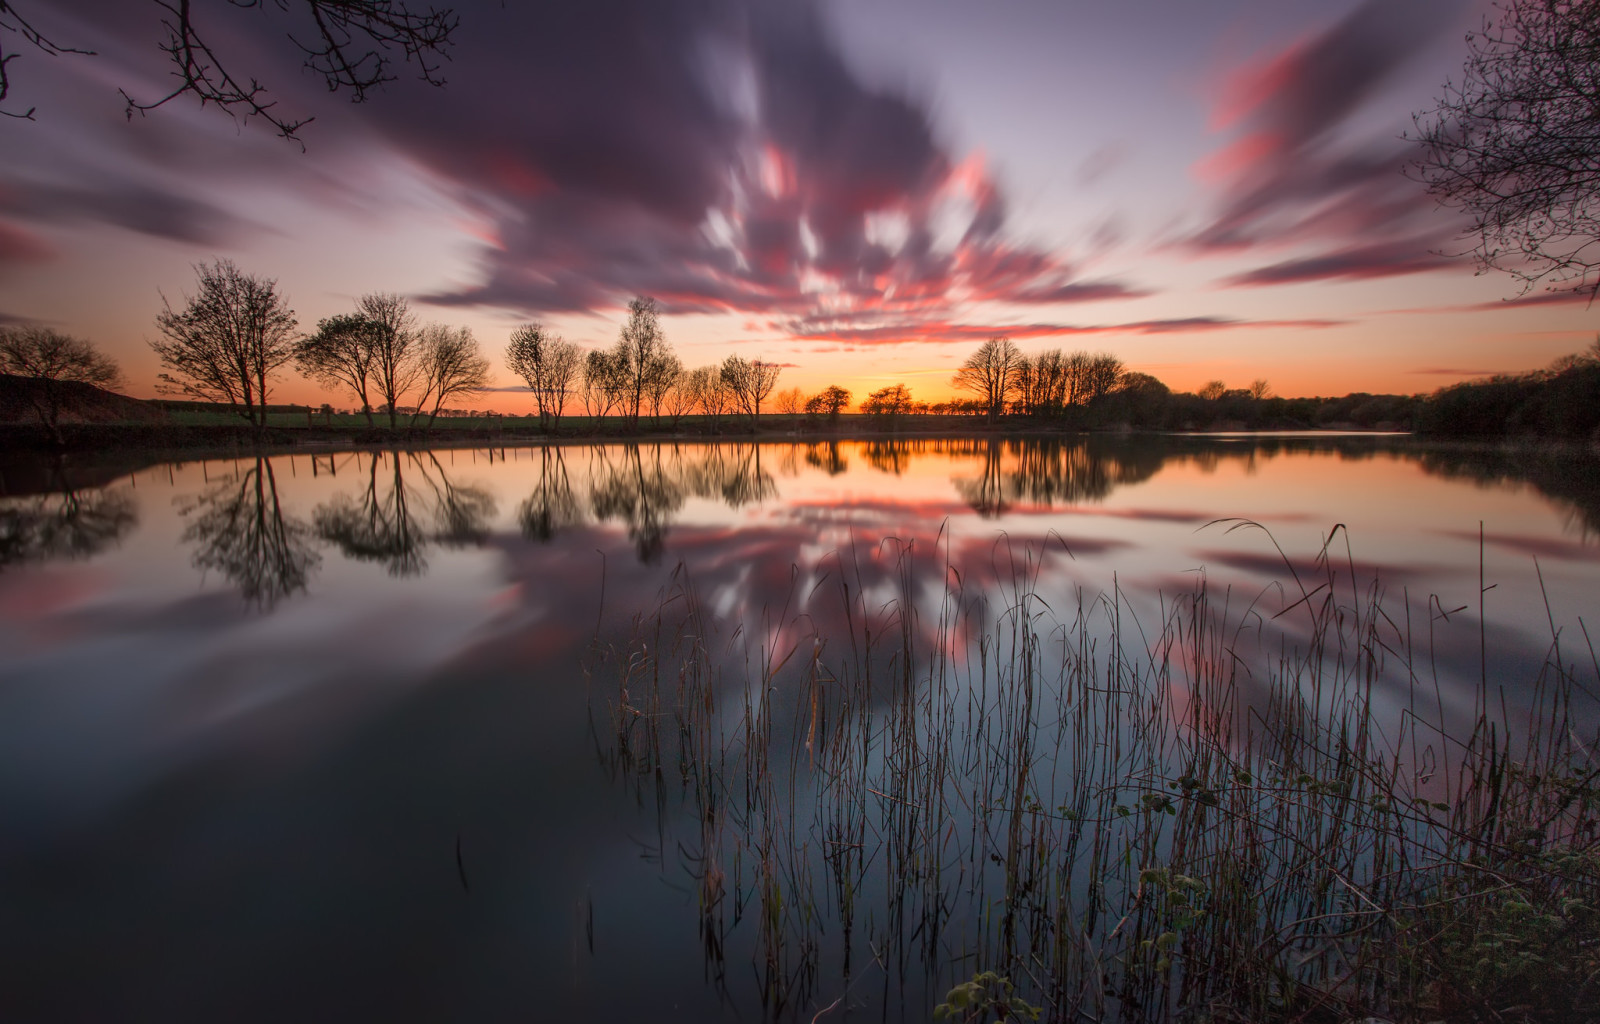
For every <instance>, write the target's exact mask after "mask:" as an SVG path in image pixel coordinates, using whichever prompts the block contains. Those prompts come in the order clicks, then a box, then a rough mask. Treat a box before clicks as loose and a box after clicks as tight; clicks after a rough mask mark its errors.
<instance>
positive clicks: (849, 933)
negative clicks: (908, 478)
mask: <svg viewBox="0 0 1600 1024" xmlns="http://www.w3.org/2000/svg"><path fill="white" fill-rule="evenodd" d="M1232 525H1233V526H1234V527H1235V528H1240V527H1245V526H1253V525H1254V524H1242V523H1235V524H1232ZM1330 539H1333V538H1330ZM1346 550H1348V548H1347V549H1346ZM1331 552H1332V548H1331V547H1330V546H1327V545H1325V546H1324V550H1323V555H1322V558H1321V559H1320V560H1319V563H1318V572H1319V574H1320V578H1319V579H1315V580H1313V579H1300V578H1297V577H1295V576H1294V571H1293V569H1292V567H1291V564H1290V562H1289V561H1288V560H1287V559H1286V560H1285V567H1286V573H1285V575H1286V577H1288V583H1287V586H1286V590H1285V592H1286V593H1287V595H1288V596H1287V597H1283V598H1281V599H1278V598H1276V594H1266V595H1256V596H1255V597H1254V598H1253V599H1252V600H1248V601H1244V600H1240V598H1239V595H1237V594H1235V593H1233V592H1231V591H1227V590H1222V591H1218V590H1215V589H1213V587H1212V586H1211V585H1210V584H1209V583H1208V581H1207V580H1206V579H1205V577H1204V576H1199V577H1197V578H1196V580H1195V582H1194V585H1193V587H1192V588H1191V589H1189V590H1188V591H1187V592H1184V593H1181V594H1178V595H1175V596H1173V597H1171V598H1170V599H1167V600H1165V601H1164V602H1163V604H1162V606H1161V608H1160V610H1159V613H1158V617H1157V618H1155V619H1154V620H1152V621H1145V620H1146V619H1149V618H1150V616H1148V615H1145V616H1141V615H1139V614H1137V613H1136V612H1135V609H1134V607H1133V605H1132V603H1131V602H1130V601H1129V600H1128V599H1127V598H1126V596H1125V595H1124V594H1123V593H1122V591H1121V590H1120V587H1119V586H1118V585H1117V584H1116V583H1115V582H1113V585H1112V587H1111V588H1110V589H1109V590H1108V591H1107V592H1106V593H1103V594H1098V595H1091V594H1089V593H1087V592H1084V591H1079V592H1078V593H1077V594H1076V595H1075V599H1074V602H1073V603H1072V605H1070V606H1067V607H1051V606H1050V605H1049V604H1048V603H1047V601H1046V599H1045V597H1044V596H1043V595H1042V594H1041V591H1040V586H1039V584H1040V580H1041V576H1042V574H1043V573H1045V572H1047V571H1048V570H1047V568H1046V565H1047V561H1048V557H1049V556H1048V555H1047V553H1046V552H1044V551H1042V550H1039V549H1028V548H1024V547H1014V546H1012V545H1009V544H1002V545H1000V546H999V547H998V548H997V549H996V556H995V560H996V563H997V564H998V566H999V568H1000V569H1001V572H1000V573H999V580H1000V582H998V583H995V584H991V585H977V584H969V583H968V582H967V581H966V580H964V579H963V578H962V576H961V575H960V573H959V572H958V571H957V569H956V567H955V566H954V565H953V564H951V561H950V552H949V545H948V543H944V544H940V545H936V546H935V548H934V549H933V550H918V549H917V548H916V547H915V545H911V544H905V545H902V544H900V543H898V542H896V541H894V540H886V541H884V542H883V543H882V544H880V545H877V546H875V547H872V548H861V547H857V546H851V547H849V548H847V549H846V550H843V551H841V552H838V553H837V554H836V555H834V556H831V557H830V558H829V559H827V560H826V561H825V562H824V564H822V565H819V566H816V567H809V568H805V569H802V568H800V567H797V568H796V569H795V572H794V576H793V579H794V585H793V587H792V591H791V594H790V596H789V599H788V602H787V604H786V605H784V606H783V607H781V608H778V609H766V610H764V611H763V612H762V614H761V615H759V616H757V617H754V618H752V619H751V620H750V621H747V622H740V623H733V624H730V623H719V622H717V621H714V620H713V618H712V617H711V616H709V615H708V614H707V612H706V610H705V609H704V608H703V606H702V605H701V604H700V602H699V599H698V597H697V595H696V592H695V587H694V583H693V580H692V578H691V577H690V575H689V573H688V572H687V571H686V570H684V569H682V568H680V569H679V571H678V572H677V573H676V574H675V576H674V577H673V584H672V586H671V589H670V591H669V592H668V593H667V594H665V595H664V597H663V599H662V601H661V602H660V604H659V606H658V607H657V608H655V609H654V610H653V611H652V612H651V613H650V614H648V615H643V616H640V617H638V618H637V619H635V620H634V621H633V622H632V623H631V624H630V625H629V627H628V628H627V629H626V630H624V631H623V632H621V633H619V634H618V635H617V636H616V637H614V638H612V639H601V638H600V637H598V636H597V640H596V643H595V646H594V648H593V649H592V652H591V657H590V659H589V665H588V671H589V677H590V680H591V709H592V725H593V729H594V735H595V739H596V748H597V751H598V753H599V755H600V757H601V758H602V760H603V763H604V764H605V765H607V766H608V767H609V768H610V769H611V770H612V771H613V772H614V774H615V776H616V778H617V779H618V782H619V784H623V785H627V786H629V787H632V789H633V791H634V792H636V793H637V794H638V795H639V797H640V799H641V800H644V799H645V798H646V797H649V798H650V799H651V800H652V801H653V806H654V808H655V810H656V812H657V814H658V820H659V821H660V823H661V828H662V831H663V837H664V840H663V843H662V849H663V850H667V849H669V846H670V848H672V849H676V850H677V856H676V860H675V866H676V867H677V868H678V869H679V870H682V871H683V872H685V873H686V874H687V876H688V877H689V878H690V879H691V880H692V881H693V884H694V889H695V891H696V892H697V893H698V916H699V931H700V940H701V943H702V946H703V948H704V950H705V957H706V964H707V978H708V981H709V982H710V983H711V984H714V985H717V986H719V987H720V988H721V989H723V990H724V991H725V993H726V994H727V996H728V998H729V999H731V1000H733V1001H734V1002H735V1003H736V1004H740V1005H742V1004H743V1003H744V1002H745V1001H748V1002H749V1003H750V1004H751V1007H752V1008H751V1012H752V1014H753V1013H754V1012H755V1008H756V1007H758V1008H759V1014H760V1016H761V1017H762V1018H763V1019H770V1020H815V1019H821V1018H824V1016H825V1015H826V1014H839V1015H841V1016H843V1015H844V1014H846V1013H848V1012H849V1011H850V1010H851V1009H852V1008H856V1009H859V1008H863V1007H865V1008H877V1009H878V1010H879V1011H881V1012H884V1013H887V1012H890V1010H891V1009H894V1008H898V1010H897V1011H896V1012H899V1013H903V1014H904V1015H905V1016H906V1017H907V1018H908V1019H926V1018H931V1016H932V1015H933V1013H934V1011H935V1008H936V1007H937V1009H938V1011H939V1013H940V1015H941V1016H943V1017H946V1018H948V1019H956V1020H973V1021H976V1020H994V1019H1001V1020H1007V1019H1026V1018H1027V1017H1028V1016H1029V1015H1030V1013H1031V1011H1032V1010H1035V1009H1036V1010H1038V1011H1040V1014H1041V1016H1040V1019H1043V1020H1048V1021H1078V1020H1098V1021H1113V1020H1179V1019H1184V1020H1214V1021H1232V1020H1238V1021H1245V1020H1248V1021H1324V1020H1326V1021H1330V1022H1332V1021H1345V1020H1350V1019H1352V1018H1357V1019H1359V1018H1361V1017H1365V1016H1368V1015H1378V1016H1382V1017H1384V1018H1386V1019H1390V1020H1396V1021H1401V1020H1419V1021H1420V1020H1437V1019H1448V1020H1485V1021H1490V1020H1493V1021H1501V1020H1573V1019H1594V1013H1595V1011H1594V1010H1593V1007H1594V1006H1595V1005H1597V1000H1600V938H1597V936H1600V841H1597V836H1596V828H1597V810H1600V761H1597V760H1596V759H1595V758H1594V757H1593V755H1592V748H1593V744H1592V742H1587V741H1586V740H1585V739H1584V736H1585V735H1586V734H1585V730H1588V731H1589V734H1592V732H1593V729H1594V724H1595V722H1596V720H1597V719H1596V716H1595V714H1594V712H1595V705H1596V696H1595V690H1594V685H1595V679H1596V677H1597V676H1600V664H1597V663H1596V660H1595V657H1594V652H1593V648H1592V645H1591V644H1589V643H1588V639H1587V634H1585V637H1584V643H1583V644H1582V645H1581V652H1580V653H1581V660H1579V659H1574V658H1569V656H1568V654H1569V652H1568V651H1567V650H1566V647H1567V646H1570V645H1565V644H1564V638H1563V637H1562V636H1561V635H1560V634H1559V633H1558V632H1557V631H1556V630H1555V629H1554V626H1553V625H1552V639H1551V645H1550V650H1549V653H1548V656H1547V658H1546V659H1545V661H1544V664H1543V666H1542V668H1541V669H1540V670H1539V671H1538V672H1537V674H1536V677H1535V678H1533V679H1531V680H1527V681H1518V682H1519V683H1523V682H1525V684H1526V685H1525V686H1523V688H1522V689H1520V690H1516V689H1515V688H1513V689H1514V690H1515V692H1516V693H1519V694H1521V697H1520V703H1517V702H1514V701H1510V700H1507V699H1506V697H1505V692H1506V689H1507V687H1508V686H1509V685H1510V684H1511V682H1512V681H1509V680H1506V681H1502V680H1497V679H1493V678H1491V677H1490V676H1489V674H1488V672H1487V669H1485V671H1484V672H1483V673H1482V674H1481V675H1482V678H1481V679H1480V680H1479V682H1478V688H1477V693H1476V697H1475V701H1476V702H1475V705H1474V706H1473V707H1472V708H1471V709H1470V713H1469V714H1468V716H1467V718H1466V720H1465V721H1463V722H1462V723H1461V724H1460V725H1459V726H1458V725H1457V724H1456V722H1455V720H1454V717H1453V713H1452V708H1451V707H1450V706H1449V702H1448V701H1446V699H1445V698H1444V696H1443V695H1442V692H1441V691H1440V690H1439V689H1438V688H1436V686H1435V685H1434V682H1433V681H1434V680H1436V679H1437V678H1438V666H1437V663H1436V661H1437V659H1436V658H1435V657H1434V654H1433V651H1432V649H1431V647H1430V645H1429V644H1428V643H1427V639H1426V638H1427V633H1428V630H1427V629H1426V628H1423V627H1426V626H1429V625H1431V622H1432V618H1433V617H1435V614H1434V613H1430V620H1429V622H1428V623H1416V622H1413V621H1412V617H1411V612H1412V609H1411V606H1410V604H1409V602H1405V604H1404V608H1403V609H1401V608H1400V607H1398V606H1397V604H1396V599H1395V598H1394V597H1393V596H1392V595H1390V594H1389V593H1388V592H1387V591H1385V590H1384V589H1383V588H1382V587H1381V586H1380V585H1379V584H1378V583H1376V582H1374V583H1373V584H1371V585H1370V586H1368V587H1366V588H1364V589H1363V588H1359V587H1356V586H1355V585H1354V583H1353V582H1352V581H1354V580H1355V579H1356V578H1357V577H1356V574H1355V572H1354V565H1353V560H1351V562H1350V564H1349V565H1348V571H1346V565H1343V564H1340V563H1339V561H1338V560H1337V559H1336V558H1335V557H1334V556H1333V555H1332V553H1331ZM929 559H931V560H933V563H934V564H933V568H934V570H935V571H934V572H933V573H932V575H931V578H933V579H940V578H942V579H943V580H944V584H943V586H942V588H937V589H938V592H937V593H931V594H930V592H929V588H928V587H927V586H926V585H925V584H919V582H918V581H919V580H926V579H929V578H930V574H929V573H928V572H926V571H925V570H926V569H928V568H929V566H928V565H927V564H925V560H929ZM1058 603H1059V602H1058ZM1436 604H1437V602H1433V603H1430V606H1429V607H1430V608H1433V607H1435V606H1436ZM1269 605H1273V607H1271V608H1269V607H1268V606H1269ZM1436 614H1443V609H1442V607H1439V610H1438V612H1437V613H1436ZM724 634H725V635H724ZM1419 634H1420V635H1421V637H1422V639H1420V640H1419V639H1418V636H1419ZM1396 694H1400V695H1401V698H1400V699H1399V700H1396V698H1395V695H1396ZM1514 703H1516V704H1517V706H1518V707H1520V708H1521V711H1520V712H1514V711H1512V710H1510V709H1511V707H1512V706H1513V704H1514ZM669 834H670V835H669ZM746 958H748V961H749V967H750V969H749V970H748V971H746V970H745V969H744V968H743V967H742V966H740V965H741V963H742V961H743V960H745V959H746Z"/></svg>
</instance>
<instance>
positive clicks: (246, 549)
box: [181, 458, 322, 608]
mask: <svg viewBox="0 0 1600 1024" xmlns="http://www.w3.org/2000/svg"><path fill="white" fill-rule="evenodd" d="M181 512H182V514H183V515H184V516H186V517H192V518H190V519H189V525H188V526H187V527H185V529H184V531H183V540H184V541H185V542H186V543H192V544H195V545H196V550H195V553H194V559H193V561H194V565H195V568H197V569H200V570H202V571H212V570H215V571H216V572H220V573H221V574H222V575H223V576H224V577H226V578H227V580H228V581H229V582H230V583H232V584H233V585H234V586H235V587H237V588H238V590H239V595H240V596H241V597H243V598H244V599H245V601H246V602H247V603H249V604H254V605H261V606H263V607H267V608H270V607H272V606H273V605H275V604H277V603H278V601H280V600H282V599H283V598H285V597H288V596H290V595H291V594H294V593H296V592H297V591H301V590H304V589H305V588H306V583H307V581H308V580H309V579H310V576H311V572H312V570H314V569H315V568H316V567H317V565H318V563H320V562H321V561H322V556H321V555H319V554H318V553H317V550H316V548H315V547H314V546H313V544H312V536H313V535H312V531H311V528H310V527H309V526H307V525H306V524H305V523H304V522H303V521H301V520H299V519H296V518H294V517H292V516H288V515H285V514H284V511H283V506H282V505H281V504H280V503H279V500H278V481H277V477H276V475H275V474H274V472H273V468H272V460H271V459H266V458H258V459H256V460H255V463H254V465H252V466H251V467H250V468H249V469H247V470H245V471H244V472H243V473H241V474H239V475H238V476H236V477H234V478H233V479H231V480H229V481H227V482H226V483H223V484H221V485H220V486H217V487H214V488H212V489H211V490H210V491H207V492H206V493H205V494H203V495H201V496H200V498H199V499H197V500H196V501H194V502H193V503H192V504H190V505H187V506H186V507H184V508H183V509H181Z"/></svg>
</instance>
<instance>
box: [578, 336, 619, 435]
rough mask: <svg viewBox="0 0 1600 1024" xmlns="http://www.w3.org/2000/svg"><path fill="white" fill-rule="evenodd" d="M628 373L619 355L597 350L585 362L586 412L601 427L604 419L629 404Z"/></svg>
mask: <svg viewBox="0 0 1600 1024" xmlns="http://www.w3.org/2000/svg"><path fill="white" fill-rule="evenodd" d="M628 384H629V381H628V371H627V367H625V366H624V365H623V364H622V363H621V361H619V360H618V358H617V353H616V352H606V351H604V350H601V349H594V350H592V351H590V352H589V353H588V355H587V356H585V357H584V361H583V409H584V412H585V413H587V414H588V415H589V416H590V417H591V418H592V419H594V420H595V426H597V427H598V426H599V421H600V419H601V418H602V417H605V416H609V415H610V414H611V410H613V409H615V408H617V407H618V406H619V405H621V404H622V403H623V402H625V401H626V400H627V393H628Z"/></svg>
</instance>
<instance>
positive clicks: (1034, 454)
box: [951, 438, 1164, 519]
mask: <svg viewBox="0 0 1600 1024" xmlns="http://www.w3.org/2000/svg"><path fill="white" fill-rule="evenodd" d="M978 454H979V455H980V456H981V458H982V460H983V463H982V468H981V469H980V471H979V472H978V473H977V474H976V475H972V476H957V477H955V478H954V479H953V480H952V481H951V482H952V483H953V484H954V485H955V488H956V491H957V493H959V494H960V495H961V497H962V498H963V499H964V500H965V501H966V502H967V504H968V505H971V506H972V509H973V511H975V512H977V513H978V514H979V515H980V516H983V517H984V518H986V519H993V518H997V517H999V516H1001V515H1004V514H1005V513H1006V512H1007V511H1008V510H1010V509H1011V508H1012V507H1013V506H1015V505H1018V504H1029V505H1042V506H1045V507H1050V506H1053V505H1065V504H1075V503H1078V502H1085V501H1090V502H1093V501H1104V500H1105V499H1106V498H1107V497H1108V496H1110V494H1111V492H1112V491H1114V490H1116V489H1117V488H1118V487H1121V486H1123V485H1125V484H1133V483H1140V482H1142V481H1144V480H1148V479H1150V478H1151V477H1152V476H1154V475H1155V474H1156V471H1157V470H1159V469H1160V468H1161V465H1162V463H1163V461H1164V459H1163V456H1162V452H1161V451H1160V450H1159V449H1153V448H1144V447H1138V446H1118V447H1116V448H1114V449H1107V448H1104V447H1101V446H1099V445H1097V444H1096V443H1095V442H1093V441H1091V440H1081V441H1070V442H1068V441H1062V440H1060V439H1056V438H1012V439H1001V438H993V439H990V440H987V441H985V442H983V444H982V447H981V448H980V449H979V452H978Z"/></svg>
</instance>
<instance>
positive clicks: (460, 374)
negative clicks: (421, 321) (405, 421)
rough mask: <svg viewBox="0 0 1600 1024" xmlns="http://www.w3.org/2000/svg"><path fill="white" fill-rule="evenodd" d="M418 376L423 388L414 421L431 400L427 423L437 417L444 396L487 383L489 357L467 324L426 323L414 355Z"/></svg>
mask: <svg viewBox="0 0 1600 1024" xmlns="http://www.w3.org/2000/svg"><path fill="white" fill-rule="evenodd" d="M417 366H418V373H417V378H418V381H419V384H420V387H421V389H422V393H421V395H420V397H418V399H417V411H416V412H415V413H412V415H411V422H412V423H413V424H414V423H416V421H417V417H418V416H420V415H421V414H422V410H423V407H424V406H426V405H428V403H429V402H432V403H433V405H432V408H431V409H429V410H428V427H427V429H429V430H431V429H433V421H434V420H436V419H438V418H439V410H440V409H441V408H443V406H444V403H445V400H446V399H448V398H453V397H455V396H456V395H471V394H477V393H478V392H480V391H482V390H483V389H484V388H486V387H488V386H489V360H487V359H485V358H484V357H483V354H482V353H481V352H479V351H478V339H476V338H474V337H473V336H472V329H471V328H470V327H446V326H445V325H443V324H429V325H428V326H426V327H424V328H423V329H422V333H421V336H420V347H419V349H418V356H417Z"/></svg>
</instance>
